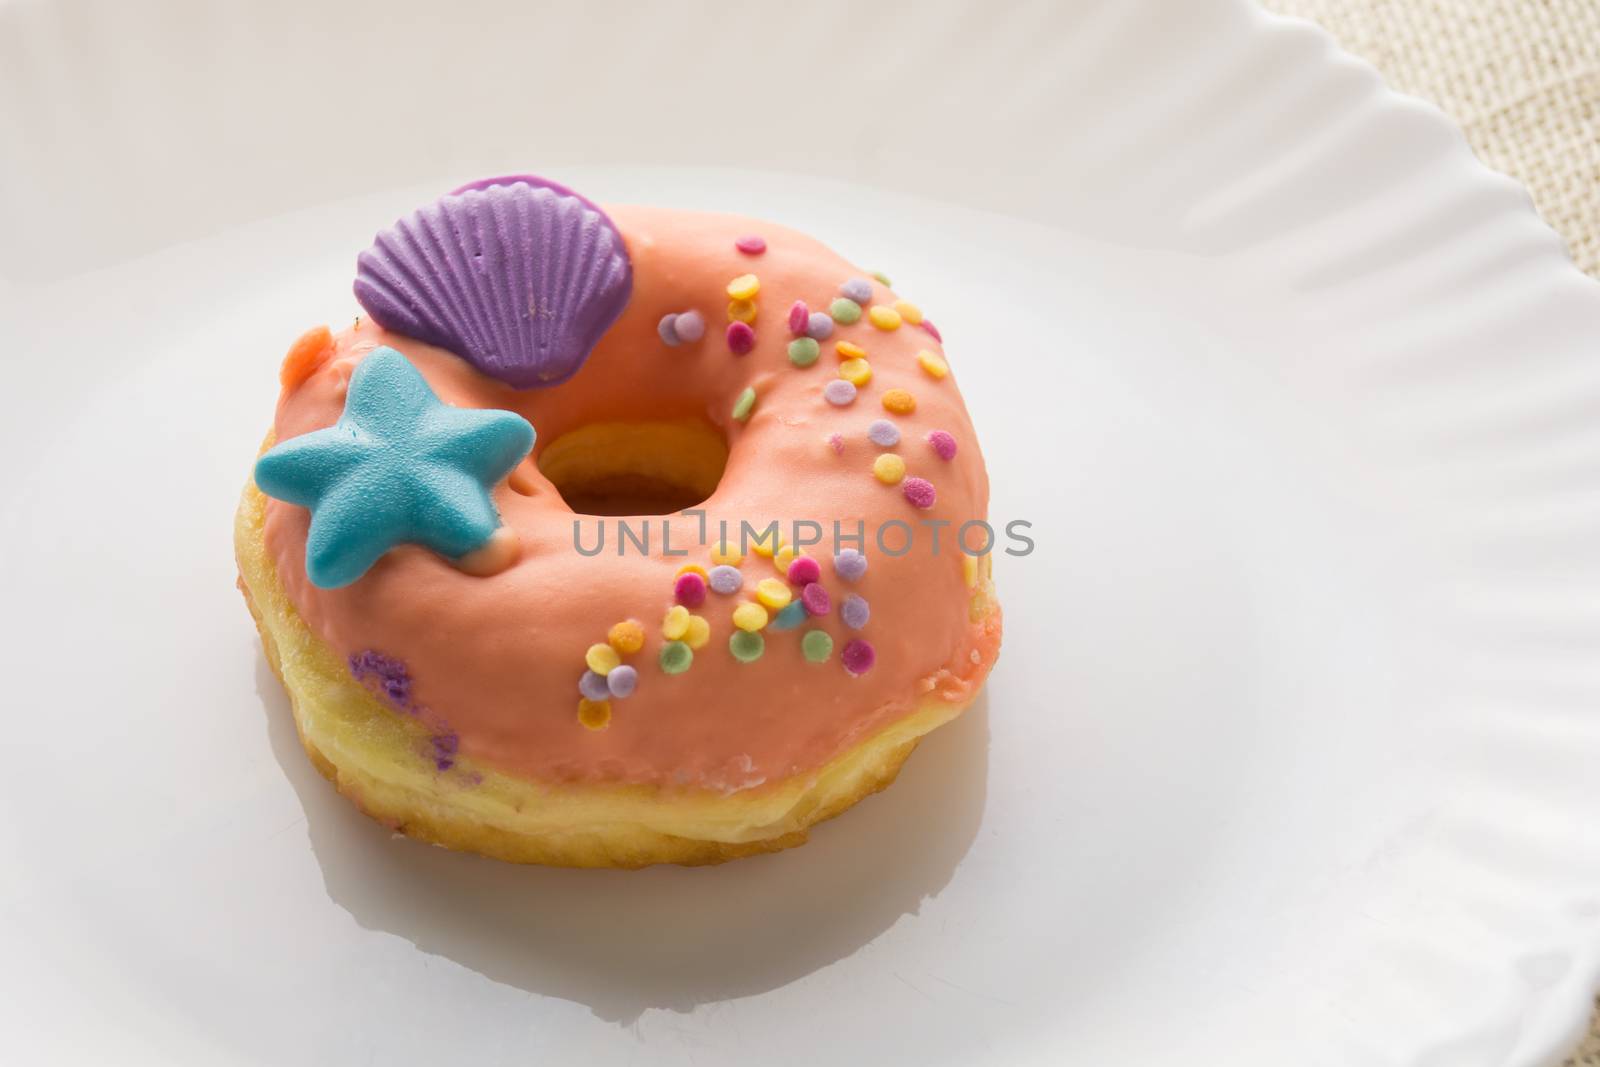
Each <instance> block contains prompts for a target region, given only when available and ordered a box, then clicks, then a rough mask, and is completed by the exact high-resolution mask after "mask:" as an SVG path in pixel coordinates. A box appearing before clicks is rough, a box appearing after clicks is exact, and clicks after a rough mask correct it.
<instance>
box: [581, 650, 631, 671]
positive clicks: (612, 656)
mask: <svg viewBox="0 0 1600 1067" xmlns="http://www.w3.org/2000/svg"><path fill="white" fill-rule="evenodd" d="M583 662H585V663H587V664H588V665H589V669H590V670H591V671H594V673H596V674H610V673H611V668H613V667H618V666H621V665H622V657H621V656H619V655H617V650H616V649H614V648H612V647H611V646H610V645H601V644H593V645H590V646H589V651H587V652H585V653H584V654H583Z"/></svg>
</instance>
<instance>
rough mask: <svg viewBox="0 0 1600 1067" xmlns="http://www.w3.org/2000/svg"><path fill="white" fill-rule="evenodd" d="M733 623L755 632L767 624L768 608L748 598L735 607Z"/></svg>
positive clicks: (740, 627)
mask: <svg viewBox="0 0 1600 1067" xmlns="http://www.w3.org/2000/svg"><path fill="white" fill-rule="evenodd" d="M733 624H734V625H735V626H737V627H738V628H739V629H741V630H749V631H750V632H751V633H755V632H756V631H757V630H759V629H761V628H762V627H763V626H765V625H766V624H767V609H766V608H764V607H762V606H761V605H760V604H757V603H755V602H753V601H750V600H746V601H745V602H744V603H743V604H740V605H739V606H738V607H736V608H734V609H733Z"/></svg>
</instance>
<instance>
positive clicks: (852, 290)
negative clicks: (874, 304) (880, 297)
mask: <svg viewBox="0 0 1600 1067" xmlns="http://www.w3.org/2000/svg"><path fill="white" fill-rule="evenodd" d="M839 295H840V296H845V297H849V298H850V299H851V300H854V301H855V302H856V303H858V304H867V303H870V302H871V300H872V283H871V282H869V281H867V280H866V279H865V278H851V279H850V280H849V281H847V282H845V283H844V284H843V285H841V286H839Z"/></svg>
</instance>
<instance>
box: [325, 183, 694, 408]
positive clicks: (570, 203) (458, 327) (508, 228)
mask: <svg viewBox="0 0 1600 1067" xmlns="http://www.w3.org/2000/svg"><path fill="white" fill-rule="evenodd" d="M632 292H633V267H632V265H631V264H630V263H629V260H628V252H627V248H626V247H625V246H624V244H623V241H622V234H621V233H619V232H618V230H617V228H616V226H615V225H613V224H612V222H611V220H610V219H609V218H607V217H606V215H605V212H603V211H601V210H600V209H599V208H598V207H596V206H595V205H594V204H592V203H590V202H589V201H588V200H585V199H584V198H583V197H581V196H579V195H577V194H576V193H573V192H572V191H571V190H569V189H567V188H565V187H563V186H560V185H557V184H556V183H554V182H549V181H546V180H544V179H543V178H537V177H533V176H531V175H518V176H514V177H507V178H491V179H487V180H485V181H482V182H474V183H473V184H471V185H467V186H463V187H462V188H460V189H458V190H456V191H455V192H453V193H450V194H449V195H447V196H443V197H441V198H439V199H438V200H436V201H434V202H433V203H431V204H428V205H425V206H424V207H421V208H418V209H417V210H416V211H414V212H412V213H411V214H410V215H408V216H406V217H405V218H403V219H400V220H399V221H398V222H396V223H395V224H394V225H393V226H391V227H390V228H389V229H387V230H385V231H383V232H382V233H380V234H378V236H377V238H376V239H375V240H374V241H373V243H372V247H371V248H368V249H367V250H366V251H365V252H363V253H361V255H360V257H358V258H357V260H356V281H355V293H356V299H357V300H359V301H360V302H361V306H362V307H363V308H365V309H366V311H367V314H369V315H371V316H372V318H373V321H375V322H377V324H378V325H380V326H382V327H383V328H384V329H386V330H393V331H394V332H395V333H400V334H404V335H405V336H407V337H414V338H416V339H417V340H419V341H425V342H427V343H428V344H432V345H438V346H439V347H441V348H447V349H449V350H450V351H451V352H454V353H455V354H456V355H458V356H460V357H461V358H462V359H464V360H466V361H467V362H468V363H470V364H472V365H473V366H474V367H476V368H477V369H478V370H480V371H482V372H483V373H484V374H486V375H488V376H489V377H491V378H494V379H496V380H497V381H501V382H504V383H506V384H507V385H510V386H513V387H515V388H518V389H531V388H535V387H541V386H550V385H558V384H560V383H561V382H564V381H566V380H567V379H568V378H570V377H572V376H573V375H574V374H576V373H577V372H578V369H579V368H580V367H582V366H583V364H584V361H585V360H587V359H588V358H589V352H590V350H592V349H593V348H594V346H595V344H597V343H598V342H599V340H600V338H601V336H602V335H603V334H604V333H605V332H606V330H608V329H610V327H611V324H612V323H613V322H615V321H616V319H617V316H619V315H620V314H622V309H623V308H624V307H626V306H627V303H628V297H629V295H630V294H631V293H632ZM663 339H665V335H664V334H663Z"/></svg>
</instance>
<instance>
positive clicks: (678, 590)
mask: <svg viewBox="0 0 1600 1067" xmlns="http://www.w3.org/2000/svg"><path fill="white" fill-rule="evenodd" d="M672 598H673V599H674V600H676V601H677V602H678V603H680V604H682V605H683V606H684V607H686V608H697V607H699V606H700V605H701V604H704V603H705V602H706V580H705V579H704V578H702V577H700V576H699V575H698V574H696V573H695V572H694V571H690V572H689V573H687V574H680V575H678V580H677V581H676V582H675V583H673V586H672Z"/></svg>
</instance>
